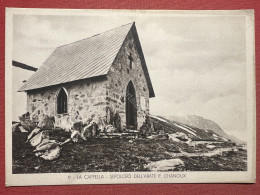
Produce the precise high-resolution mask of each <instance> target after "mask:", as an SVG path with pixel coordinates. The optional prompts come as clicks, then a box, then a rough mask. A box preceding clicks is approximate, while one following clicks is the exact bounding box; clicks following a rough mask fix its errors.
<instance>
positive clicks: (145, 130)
mask: <svg viewBox="0 0 260 195" xmlns="http://www.w3.org/2000/svg"><path fill="white" fill-rule="evenodd" d="M154 131H155V130H154V125H153V123H152V121H151V118H150V117H149V115H146V117H145V122H144V123H143V125H142V126H141V127H140V134H143V135H146V134H149V133H152V132H154Z"/></svg>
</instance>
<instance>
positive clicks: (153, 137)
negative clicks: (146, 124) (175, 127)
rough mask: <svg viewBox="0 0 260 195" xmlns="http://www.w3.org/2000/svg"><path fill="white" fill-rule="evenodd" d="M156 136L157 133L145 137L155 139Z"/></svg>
mask: <svg viewBox="0 0 260 195" xmlns="http://www.w3.org/2000/svg"><path fill="white" fill-rule="evenodd" d="M156 138H158V135H150V136H148V137H147V139H156Z"/></svg>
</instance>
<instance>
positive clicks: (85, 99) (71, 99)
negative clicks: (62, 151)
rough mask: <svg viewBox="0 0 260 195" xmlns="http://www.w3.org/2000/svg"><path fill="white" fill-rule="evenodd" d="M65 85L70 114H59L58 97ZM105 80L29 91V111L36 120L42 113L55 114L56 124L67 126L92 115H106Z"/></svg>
mask: <svg viewBox="0 0 260 195" xmlns="http://www.w3.org/2000/svg"><path fill="white" fill-rule="evenodd" d="M61 87H63V88H64V89H65V91H66V92H67V94H68V114H57V105H56V99H57V96H58V93H59V91H60V89H61ZM106 101H107V97H106V86H105V82H104V80H97V81H93V80H90V79H89V80H84V81H80V82H73V83H69V84H64V85H61V86H54V87H48V88H45V89H41V90H35V91H31V92H28V93H27V111H28V112H29V113H30V116H31V118H32V119H34V120H35V121H38V119H39V116H40V115H42V114H45V115H48V116H55V125H56V126H61V127H64V128H65V127H66V126H69V125H72V124H73V123H74V122H78V121H83V122H84V120H86V119H89V118H90V117H91V116H94V115H95V116H98V117H101V118H102V117H106Z"/></svg>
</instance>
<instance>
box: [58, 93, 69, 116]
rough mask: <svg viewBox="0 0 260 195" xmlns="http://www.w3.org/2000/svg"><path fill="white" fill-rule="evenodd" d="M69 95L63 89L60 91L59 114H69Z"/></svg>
mask: <svg viewBox="0 0 260 195" xmlns="http://www.w3.org/2000/svg"><path fill="white" fill-rule="evenodd" d="M67 99H68V98H67V93H66V92H65V90H64V89H63V88H61V89H60V91H59V94H58V97H57V114H63V113H67V112H68V103H67Z"/></svg>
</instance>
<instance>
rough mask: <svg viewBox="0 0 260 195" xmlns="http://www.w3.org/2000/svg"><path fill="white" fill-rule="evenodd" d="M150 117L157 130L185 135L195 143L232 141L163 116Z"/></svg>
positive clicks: (210, 131)
mask: <svg viewBox="0 0 260 195" xmlns="http://www.w3.org/2000/svg"><path fill="white" fill-rule="evenodd" d="M150 117H151V121H152V122H153V124H154V128H155V129H157V130H158V129H162V130H164V131H165V132H166V133H168V134H171V133H176V132H182V133H185V134H186V135H187V136H188V137H189V138H191V139H192V140H193V141H195V140H196V141H220V142H223V141H224V142H227V141H230V140H229V139H228V138H227V137H225V136H222V135H220V134H218V133H216V132H214V131H212V130H208V129H200V128H197V127H192V126H189V125H186V124H183V123H180V122H176V121H172V120H169V119H166V118H164V117H161V116H152V115H151V116H150Z"/></svg>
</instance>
